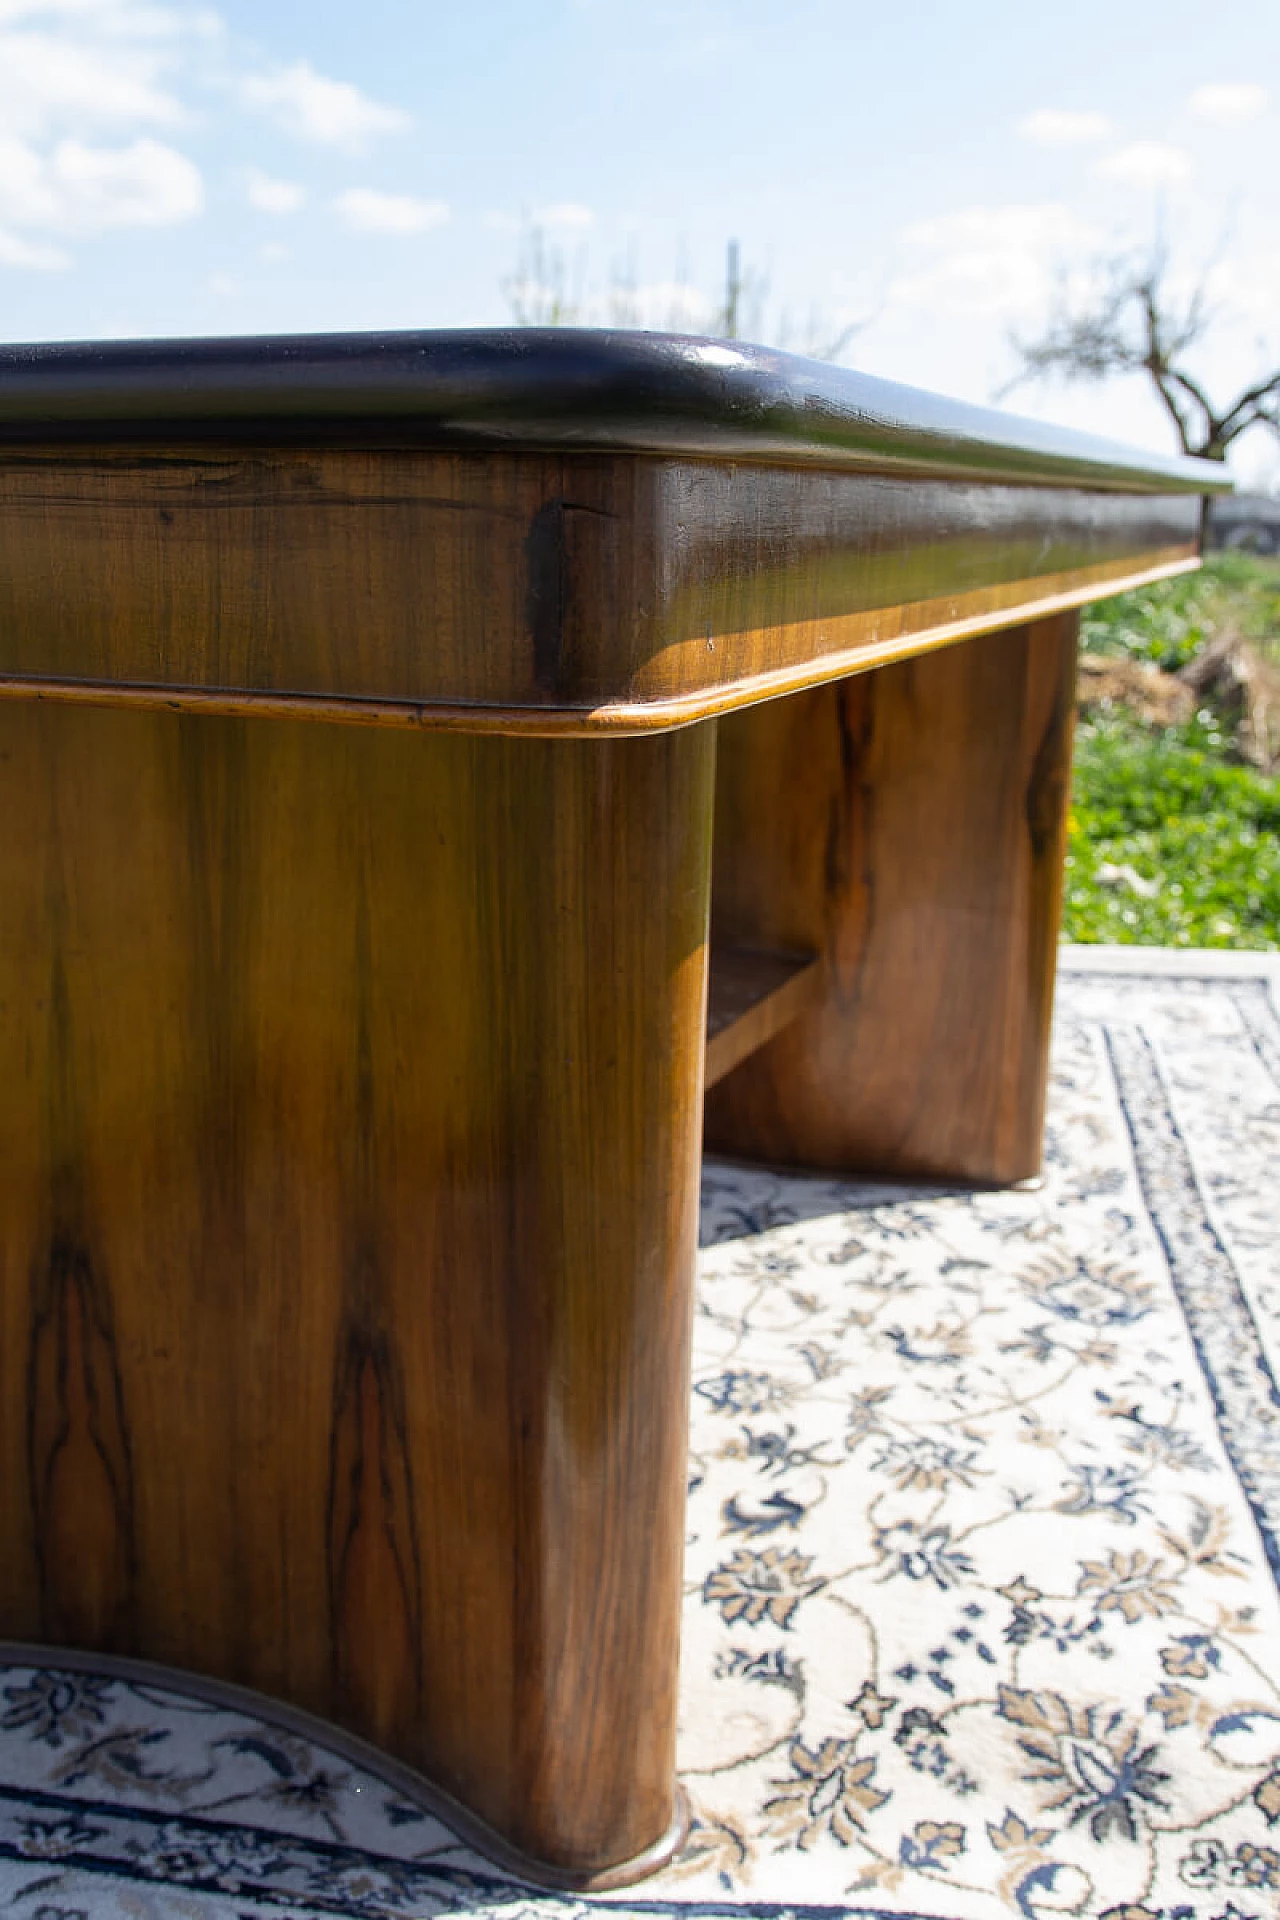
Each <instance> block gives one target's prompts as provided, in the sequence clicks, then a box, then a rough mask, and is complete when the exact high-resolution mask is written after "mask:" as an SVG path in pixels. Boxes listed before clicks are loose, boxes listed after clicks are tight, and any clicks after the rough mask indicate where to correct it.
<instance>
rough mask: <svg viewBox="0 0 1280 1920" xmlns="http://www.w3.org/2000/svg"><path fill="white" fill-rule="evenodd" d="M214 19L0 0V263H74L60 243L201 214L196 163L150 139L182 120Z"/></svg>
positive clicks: (95, 1)
mask: <svg viewBox="0 0 1280 1920" xmlns="http://www.w3.org/2000/svg"><path fill="white" fill-rule="evenodd" d="M216 24H217V23H216V21H215V20H214V19H213V18H212V16H210V15H207V14H198V13H197V12H196V11H195V10H194V9H191V10H186V11H183V10H179V9H175V8H171V7H163V6H151V5H146V4H135V3H134V0H0V228H2V229H3V234H2V237H0V265H5V266H11V267H27V268H37V269H39V268H51V267H62V266H67V265H69V264H70V260H69V257H68V255H67V253H66V251H65V250H64V249H63V248H62V247H61V246H58V245H56V244H53V242H54V240H55V239H60V238H63V237H66V236H70V235H77V234H92V233H101V232H103V231H106V230H109V229H111V228H118V227H152V226H170V225H173V224H174V223H175V222H177V221H181V220H187V219H190V218H191V217H192V216H193V215H195V214H197V213H199V211H200V209H201V207H202V206H203V203H204V187H203V182H202V180H201V177H200V172H199V169H198V168H197V167H196V166H195V165H194V164H193V163H192V161H191V160H189V159H188V158H187V157H186V155H185V154H183V153H180V152H179V151H178V149H177V148H176V147H174V146H172V145H170V144H168V143H167V142H165V141H161V140H158V139H155V138H153V137H151V135H152V132H153V130H163V131H169V130H171V129H174V128H177V127H180V126H182V125H183V124H184V123H185V121H186V119H187V114H186V112H185V110H184V108H183V105H182V103H181V101H180V99H179V98H178V95H177V93H176V92H175V91H174V88H173V84H172V83H173V80H174V77H175V75H176V74H177V72H178V71H179V69H180V67H181V63H182V61H183V58H184V57H185V53H186V42H187V41H188V40H189V39H190V38H191V37H192V35H197V36H204V37H205V38H206V39H207V37H208V36H209V34H210V33H212V32H213V31H215V30H216ZM130 136H133V137H132V138H131V137H130ZM15 229H16V230H18V231H15ZM23 229H26V230H28V233H29V235H30V237H28V233H24V232H22V231H21V230H23ZM41 235H43V236H44V237H38V236H41Z"/></svg>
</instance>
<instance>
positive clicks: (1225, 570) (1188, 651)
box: [1080, 553, 1280, 673]
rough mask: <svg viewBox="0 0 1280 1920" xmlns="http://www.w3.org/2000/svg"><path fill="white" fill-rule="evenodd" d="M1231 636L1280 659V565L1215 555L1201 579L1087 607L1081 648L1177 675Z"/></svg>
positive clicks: (1162, 584)
mask: <svg viewBox="0 0 1280 1920" xmlns="http://www.w3.org/2000/svg"><path fill="white" fill-rule="evenodd" d="M1227 629H1230V630H1231V631H1233V632H1236V633H1239V634H1240V635H1241V636H1242V637H1243V638H1244V639H1246V640H1251V641H1252V642H1253V644H1254V645H1255V646H1257V647H1260V648H1261V649H1262V651H1263V652H1269V653H1271V654H1272V655H1273V657H1275V656H1276V653H1277V649H1278V648H1280V563H1278V562H1276V561H1275V560H1261V559H1258V558H1257V557H1256V556H1255V555H1253V554H1248V553H1211V554H1208V555H1206V557H1205V562H1204V565H1203V567H1202V568H1201V569H1200V571H1199V573H1183V574H1179V576H1178V577H1177V579H1175V580H1158V581H1157V582H1156V584H1155V585H1154V586H1151V587H1139V588H1138V590H1137V592H1136V593H1122V594H1120V595H1119V597H1118V598H1117V599H1115V600H1103V601H1100V602H1099V604H1098V605H1097V606H1094V607H1087V608H1086V609H1085V614H1084V618H1083V619H1082V621H1081V623H1080V645H1081V647H1082V648H1083V649H1084V650H1085V652H1087V653H1110V654H1123V655H1126V656H1127V657H1128V658H1129V659H1131V660H1150V661H1152V662H1153V663H1154V664H1155V665H1156V666H1157V667H1162V668H1163V669H1164V671H1165V672H1166V673H1176V672H1177V670H1178V668H1179V667H1183V666H1185V665H1186V663H1187V661H1188V660H1190V659H1191V658H1192V656H1193V655H1194V654H1197V653H1199V652H1200V651H1201V649H1202V648H1203V647H1205V646H1207V645H1208V644H1209V642H1210V641H1211V640H1213V639H1214V638H1215V637H1216V635H1217V634H1219V633H1221V632H1224V631H1226V630H1227Z"/></svg>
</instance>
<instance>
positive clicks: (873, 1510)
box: [0, 950, 1280, 1920]
mask: <svg viewBox="0 0 1280 1920" xmlns="http://www.w3.org/2000/svg"><path fill="white" fill-rule="evenodd" d="M1278 1000H1280V988H1278V987H1277V973H1276V963H1275V961H1274V960H1269V959H1267V958H1266V957H1263V956H1247V955H1239V956H1226V957H1224V956H1217V955H1202V954H1180V955H1176V956H1172V955H1143V954H1141V953H1139V952H1136V951H1135V950H1129V951H1127V952H1123V951H1121V952H1115V951H1107V950H1094V951H1092V952H1090V951H1089V950H1076V951H1075V952H1068V954H1067V956H1066V964H1065V967H1064V975H1063V979H1062V986H1061V991H1060V995H1059V1019H1058V1023H1057V1029H1056V1036H1055V1050H1054V1085H1053V1097H1052V1106H1051V1116H1050V1129H1049V1147H1048V1157H1047V1166H1046V1181H1045V1184H1044V1185H1043V1187H1042V1188H1041V1189H1039V1190H1036V1191H1026V1192H1008V1193H1001V1194H984V1195H976V1196H975V1195H967V1194H949V1193H936V1192H934V1193H922V1192H909V1191H904V1190H902V1189H889V1188H869V1187H866V1186H856V1185H845V1184H840V1183H836V1182H832V1181H827V1180H813V1179H799V1178H792V1177H783V1176H780V1175H774V1174H770V1173H767V1172H761V1171H759V1170H748V1169H741V1168H734V1167H730V1166H726V1165H724V1164H723V1163H715V1162H710V1163H708V1166H707V1168H706V1173H705V1192H704V1204H703V1239H704V1250H703V1254H702V1260H701V1284H700V1304H699V1317H698V1325H697V1336H696V1356H695V1395H694V1409H695V1411H694V1435H693V1459H692V1475H691V1492H690V1509H689V1537H688V1557H687V1603H686V1613H685V1628H684V1632H685V1639H684V1687H683V1709H682V1732H681V1762H682V1770H683V1774H684V1778H685V1781H686V1784H687V1786H688V1788H689V1790H690V1793H691V1796H692V1799H693V1802H694V1806H695V1811H696V1823H695V1826H694V1830H693V1834H692V1837H691V1840H690V1844H689V1846H688V1848H687V1850H686V1852H685V1854H684V1856H683V1857H682V1858H681V1860H680V1861H678V1862H677V1863H676V1864H675V1865H674V1866H673V1867H672V1868H670V1869H669V1870H668V1871H667V1872H665V1873H664V1874H663V1875H661V1876H660V1877H659V1878H657V1879H655V1880H653V1881H651V1882H649V1883H648V1884H647V1885H645V1886H644V1887H642V1888H639V1889H636V1890H634V1891H633V1892H631V1893H629V1894H620V1895H617V1896H614V1897H613V1898H612V1899H611V1900H609V1901H602V1902H588V1901H583V1900H578V1899H573V1898H556V1897H553V1896H548V1895H540V1894H536V1893H533V1892H530V1891H527V1890H524V1889H522V1888H520V1887H519V1886H517V1885H516V1884H514V1883H512V1882H511V1881H509V1880H507V1879H505V1878H504V1877H503V1876H502V1875H501V1874H499V1873H497V1872H496V1871H495V1870H494V1869H492V1868H491V1867H489V1866H487V1865H486V1864H485V1863H484V1862H483V1861H480V1860H478V1859H477V1858H476V1857H475V1856H474V1855H472V1854H470V1853H468V1852H467V1850H466V1849H465V1848H463V1847H461V1846H459V1845H458V1844H457V1843H456V1841H455V1840H454V1839H453V1837H452V1836H451V1835H450V1834H448V1833H447V1832H446V1831H445V1830H444V1829H443V1828H441V1827H440V1826H439V1825H438V1824H437V1823H436V1822H435V1821H434V1820H432V1819H431V1818H430V1817H429V1816H427V1815H426V1814H424V1813H423V1812H422V1810H421V1809H420V1808H419V1807H417V1806H415V1805H414V1803H413V1800H412V1797H411V1795H410V1794H408V1793H406V1792H405V1791H404V1783H403V1782H399V1781H396V1782H393V1781H391V1780H389V1779H388V1778H385V1777H379V1776H378V1775H377V1774H376V1773H374V1772H371V1771H368V1770H367V1769H365V1768H363V1767H361V1766H358V1765H356V1764H355V1763H354V1762H353V1759H352V1757H351V1754H350V1752H349V1750H346V1749H345V1748H344V1747H343V1745H342V1743H341V1742H338V1741H332V1740H329V1741H326V1740H324V1739H321V1738H320V1737H318V1736H317V1734H316V1733H315V1730H314V1729H312V1728H309V1727H306V1726H305V1725H304V1724H303V1723H301V1722H298V1721H296V1720H291V1719H290V1718H289V1717H288V1716H281V1715H279V1714H276V1713H275V1712H273V1710H271V1709H269V1708H267V1707H266V1706H265V1705H264V1706H263V1707H262V1708H261V1710H260V1711H259V1710H257V1709H253V1710H252V1711H246V1710H245V1708H244V1706H243V1705H242V1704H240V1703H234V1704H233V1703H230V1702H229V1701H228V1700H227V1699H226V1698H216V1697H214V1698H210V1697H208V1696H204V1697H198V1696H197V1695H196V1694H195V1693H194V1692H192V1691H190V1690H189V1689H188V1690H182V1691H175V1690H174V1686H173V1684H172V1683H170V1682H165V1683H164V1684H158V1683H157V1682H156V1681H155V1680H154V1679H150V1678H147V1679H143V1678H139V1677H138V1676H137V1675H136V1674H131V1673H128V1672H125V1671H121V1670H113V1669H111V1668H110V1667H109V1666H108V1664H107V1663H105V1662H99V1663H97V1665H96V1668H94V1669H92V1670H83V1669H82V1670H78V1671H72V1670H70V1669H69V1668H67V1667H66V1666H63V1667H60V1666H59V1664H58V1662H57V1661H56V1660H54V1659H52V1658H51V1659H49V1660H47V1661H40V1662H38V1663H37V1662H35V1661H33V1659H32V1658H31V1656H30V1655H27V1656H22V1655H18V1654H13V1655H11V1657H10V1663H9V1667H8V1670H7V1671H4V1670H0V1904H2V1905H3V1910H4V1912H5V1913H6V1914H10V1913H11V1914H13V1915H14V1916H17V1917H22V1920H99V1917H100V1916H101V1920H121V1917H122V1916H130V1920H160V1916H164V1920H176V1916H184V1920H266V1916H275V1917H276V1920H281V1917H282V1916H283V1917H284V1920H313V1916H319V1915H342V1916H351V1917H352V1920H375V1917H376V1920H384V1917H390V1916H397V1917H399V1916H406V1915H423V1916H426V1915H437V1914H455V1913H456V1914H464V1913H465V1914H473V1915H477V1916H489V1915H495V1916H496V1915H499V1914H500V1915H502V1916H504V1920H534V1917H535V1916H536V1917H537V1920H570V1916H579V1915H582V1914H586V1913H588V1912H590V1911H592V1910H593V1909H594V1908H595V1907H597V1906H601V1907H606V1908H611V1909H612V1912H613V1914H614V1916H615V1917H616V1920H620V1916H622V1915H627V1914H635V1915H639V1914H646V1915H669V1916H681V1920H692V1917H693V1916H711V1915H718V1914H750V1915H759V1916H783V1915H795V1916H797V1920H800V1916H803V1915H819V1914H822V1915H833V1914H849V1915H859V1916H866V1920H872V1917H873V1916H874V1920H889V1917H892V1920H908V1917H911V1920H1005V1917H1006V1916H1020V1917H1021V1920H1049V1916H1061V1915H1075V1916H1079V1917H1080V1920H1100V1917H1101V1916H1103V1915H1108V1916H1111V1917H1112V1920H1121V1917H1123V1920H1276V1916H1278V1915H1280V1391H1278V1389H1277V1380H1278V1379H1280V1257H1278V1256H1280V1019H1278V1018H1277V1001H1278Z"/></svg>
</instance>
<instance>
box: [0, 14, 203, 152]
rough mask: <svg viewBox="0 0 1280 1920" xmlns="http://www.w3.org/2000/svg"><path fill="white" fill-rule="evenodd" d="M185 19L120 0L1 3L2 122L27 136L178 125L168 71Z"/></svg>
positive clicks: (174, 60) (178, 105) (180, 118)
mask: <svg viewBox="0 0 1280 1920" xmlns="http://www.w3.org/2000/svg"><path fill="white" fill-rule="evenodd" d="M182 24H183V23H182V21H181V20H180V18H179V16H177V15H175V14H170V13H169V12H168V11H167V10H162V9H160V8H148V9H136V8H130V7H128V6H122V5H120V4H118V3H117V0H96V3H94V0H90V4H85V5H80V6H71V5H64V6H61V7H59V6H51V5H31V4H27V5H8V6H3V7H0V126H3V127H4V129H5V131H6V133H10V134H26V135H28V136H30V137H32V138H40V137H42V136H47V135H48V134H50V133H53V132H56V131H58V130H59V129H64V130H67V131H72V132H74V133H76V134H78V135H80V136H81V137H83V136H84V135H86V134H89V133H92V132H94V131H95V130H97V129H100V128H101V129H111V130H115V129H120V128H124V127H131V126H139V125H141V126H146V127H175V126H178V125H179V124H180V123H181V122H182V121H183V119H184V118H185V115H184V113H183V109H182V105H181V103H180V101H179V100H178V98H177V96H176V94H175V93H174V92H173V91H172V89H171V88H170V86H169V85H168V84H167V78H168V76H169V75H170V73H171V71H172V69H173V68H174V67H175V65H176V63H177V61H178V58H179V52H180V49H179V45H178V40H179V36H180V33H181V28H182Z"/></svg>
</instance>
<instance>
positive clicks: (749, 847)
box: [707, 614, 1077, 1183]
mask: <svg viewBox="0 0 1280 1920" xmlns="http://www.w3.org/2000/svg"><path fill="white" fill-rule="evenodd" d="M1076 629H1077V616H1076V615H1075V614H1062V615H1058V616H1055V617H1054V618H1052V619H1047V620H1043V621H1039V622H1036V623H1035V624H1034V625H1029V626H1023V627H1016V628H1013V629H1010V630H1007V631H1004V632H1000V633H993V634H987V635H984V636H982V637H980V638H977V639H974V640H970V641H967V642H964V643H962V644H960V645H957V646H953V647H948V648H945V649H943V650H941V651H939V652H936V653H930V654H926V655H922V656H921V657H919V658H918V659H915V660H910V661H907V662H904V663H902V664H900V665H896V666H889V667H882V668H880V669H879V670H878V671H877V672H874V673H868V674H864V675H861V676H859V677H856V678H853V679H849V680H845V681H842V682H840V683H838V684H836V685H832V686H826V687H821V688H818V689H816V690H814V691H813V692H810V693H805V694H800V695H797V696H795V697H794V698H792V699H787V700H778V701H774V702H772V703H770V704H768V705H766V706H761V707H756V708H752V709H749V710H747V711H744V712H742V713H738V714H734V715H732V716H730V717H729V718H727V719H725V720H723V721H722V722H721V723H720V748H719V771H718V775H717V791H716V838H715V880H714V888H713V904H712V913H713V926H714V929H715V932H716V935H717V937H719V938H723V939H724V940H726V941H727V942H738V943H741V944H748V945H749V944H751V943H752V942H757V943H758V944H760V945H762V946H765V947H782V948H793V949H804V948H806V947H807V948H811V949H815V950H817V951H819V952H820V953H821V954H823V955H824V957H825V963H826V977H825V983H824V987H823V990H822V995H821V999H820V1001H819V1004H817V1005H815V1006H812V1007H811V1008H810V1009H809V1010H808V1011H807V1012H805V1013H802V1014H801V1015H800V1016H799V1018H798V1019H797V1020H796V1021H795V1022H794V1023H793V1024H792V1025H790V1026H788V1027H787V1028H786V1029H785V1030H784V1031H783V1032H782V1033H780V1034H779V1035H778V1036H777V1037H776V1038H775V1039H773V1040H772V1041H770V1042H769V1043H768V1044H767V1045H766V1046H764V1047H763V1048H761V1050H760V1051H759V1052H758V1053H756V1054H753V1055H752V1056H751V1057H750V1058H749V1059H748V1060H746V1061H745V1062H744V1063H743V1064H742V1065H741V1066H739V1067H738V1068H736V1069H735V1070H734V1071H733V1072H732V1073H730V1074H729V1075H727V1077H726V1078H725V1079H724V1080H722V1081H721V1082H720V1084H719V1085H718V1086H716V1087H714V1088H712V1090H711V1091H710V1092H709V1094H708V1096H707V1145H708V1146H709V1147H711V1148H714V1149H718V1150H720V1151H723V1152H726V1153H730V1154H741V1155H745V1156H747V1157H751V1158H760V1159H766V1160H771V1161H776V1162H780V1163H784V1164H798V1165H802V1166H814V1167H824V1168H833V1169H840V1170H847V1171H851V1172H854V1171H856V1172H869V1173H888V1174H895V1175H925V1176H930V1177H937V1178H942V1179H952V1178H954V1179H960V1180H966V1181H975V1182H996V1183H999V1182H1006V1181H1013V1180H1018V1179H1022V1178H1025V1177H1027V1176H1029V1175H1031V1174H1033V1173H1035V1172H1036V1170H1037V1168H1038V1166H1039V1162H1040V1152H1041V1136H1042V1130H1043V1121H1044V1097H1045V1081H1046V1073H1047V1055H1048V1044H1049V1021H1050V1015H1051V1012H1052V1000H1053V979H1054V964H1055V954H1056V944H1057V936H1058V920H1059V913H1060V908H1061V895H1062V866H1063V853H1064V840H1065V831H1066V809H1067V801H1068V788H1069V771H1070V753H1071V731H1072V714H1073V704H1074V671H1075V654H1076Z"/></svg>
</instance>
